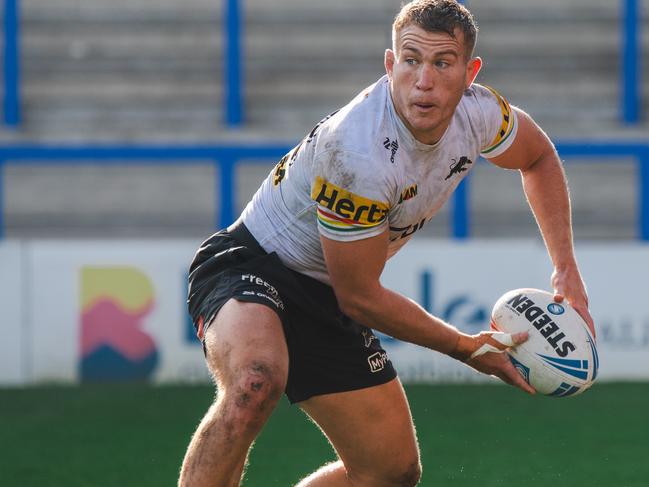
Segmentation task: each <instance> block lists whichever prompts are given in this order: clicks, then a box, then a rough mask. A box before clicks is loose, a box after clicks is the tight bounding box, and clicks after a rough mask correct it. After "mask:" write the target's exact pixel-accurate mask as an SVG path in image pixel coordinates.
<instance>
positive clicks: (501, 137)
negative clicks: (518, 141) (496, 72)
mask: <svg viewBox="0 0 649 487" xmlns="http://www.w3.org/2000/svg"><path fill="white" fill-rule="evenodd" d="M476 88H477V89H476V96H477V99H478V102H479V104H480V107H481V109H482V112H483V115H484V121H485V131H484V139H483V140H482V145H481V148H480V155H481V156H482V157H484V158H487V159H491V158H494V157H496V156H499V155H501V154H502V153H503V152H505V151H506V150H507V149H509V147H510V146H511V145H512V143H513V142H514V139H515V138H516V133H517V131H518V117H517V116H516V112H515V111H514V110H512V108H511V106H510V105H509V103H508V102H507V100H506V99H505V97H503V96H502V95H501V94H500V93H498V92H497V91H496V90H494V89H493V88H490V87H488V86H480V85H478V86H477V87H476Z"/></svg>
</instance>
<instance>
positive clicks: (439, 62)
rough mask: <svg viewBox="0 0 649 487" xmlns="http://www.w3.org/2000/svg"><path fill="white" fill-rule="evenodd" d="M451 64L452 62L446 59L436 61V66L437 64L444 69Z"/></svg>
mask: <svg viewBox="0 0 649 487" xmlns="http://www.w3.org/2000/svg"><path fill="white" fill-rule="evenodd" d="M450 65H451V64H450V63H448V62H446V61H436V62H435V66H437V67H438V68H442V69H445V68H448V67H449V66H450Z"/></svg>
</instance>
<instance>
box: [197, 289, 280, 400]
mask: <svg viewBox="0 0 649 487" xmlns="http://www.w3.org/2000/svg"><path fill="white" fill-rule="evenodd" d="M204 340H205V342H204V343H205V355H206V359H207V364H208V367H209V368H210V371H211V372H212V374H213V375H214V377H215V379H216V381H217V384H218V385H219V386H220V387H223V388H225V387H228V386H230V385H236V386H241V385H242V384H240V382H246V381H249V380H253V381H254V380H255V378H256V377H261V378H263V379H264V381H267V382H270V385H271V386H272V387H273V388H274V389H277V388H281V391H283V390H284V387H285V385H286V380H287V376H288V349H287V346H286V339H285V337H284V330H283V328H282V323H281V321H280V319H279V316H278V315H277V313H275V312H274V311H273V310H272V309H270V308H269V307H268V306H265V305H263V304H258V303H249V302H242V301H238V300H236V299H230V300H228V301H227V302H226V303H225V304H224V305H223V306H222V307H221V309H220V310H219V312H218V313H217V315H216V316H215V318H214V319H213V321H212V322H211V323H210V324H209V326H208V327H207V330H206V331H205V338H204Z"/></svg>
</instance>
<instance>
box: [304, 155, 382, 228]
mask: <svg viewBox="0 0 649 487" xmlns="http://www.w3.org/2000/svg"><path fill="white" fill-rule="evenodd" d="M390 186H391V185H390V184H389V177H388V175H387V174H385V173H383V172H381V171H377V170H376V168H374V167H373V165H372V163H371V161H370V160H369V159H368V158H367V157H366V156H364V155H362V154H357V153H353V152H342V151H328V152H325V153H323V154H321V155H319V156H318V157H317V158H316V161H315V165H314V171H313V179H312V181H311V200H313V202H314V203H315V205H316V215H317V222H318V231H319V232H320V234H321V235H324V236H325V237H327V238H330V239H332V240H339V241H354V240H361V239H364V238H369V237H373V236H375V235H379V234H381V233H382V232H383V231H385V229H386V228H387V226H388V218H387V217H388V213H389V211H390V208H391V206H392V204H391V199H392V197H391V195H392V193H393V191H392V190H391V188H390Z"/></svg>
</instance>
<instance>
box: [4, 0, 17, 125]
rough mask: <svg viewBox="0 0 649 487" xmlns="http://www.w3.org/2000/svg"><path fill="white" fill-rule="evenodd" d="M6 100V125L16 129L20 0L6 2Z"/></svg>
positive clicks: (6, 0) (7, 0)
mask: <svg viewBox="0 0 649 487" xmlns="http://www.w3.org/2000/svg"><path fill="white" fill-rule="evenodd" d="M3 27H4V53H3V54H4V56H3V61H4V63H3V64H4V65H3V70H4V71H3V72H4V99H3V104H2V105H3V120H4V123H5V125H7V126H9V127H16V126H17V125H18V123H19V122H20V91H19V90H20V48H19V45H18V41H19V40H20V35H19V32H20V22H19V19H18V0H5V1H4V24H3Z"/></svg>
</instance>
